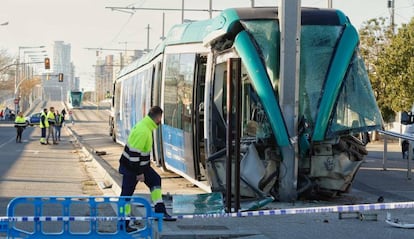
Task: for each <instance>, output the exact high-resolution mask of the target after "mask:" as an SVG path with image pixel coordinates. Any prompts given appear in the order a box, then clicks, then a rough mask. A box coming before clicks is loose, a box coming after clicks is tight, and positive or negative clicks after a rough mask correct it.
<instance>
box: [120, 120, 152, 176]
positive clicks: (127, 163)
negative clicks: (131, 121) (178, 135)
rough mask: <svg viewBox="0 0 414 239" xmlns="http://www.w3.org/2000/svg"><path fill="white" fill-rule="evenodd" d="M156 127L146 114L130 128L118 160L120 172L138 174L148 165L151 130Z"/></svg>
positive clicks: (150, 148)
mask: <svg viewBox="0 0 414 239" xmlns="http://www.w3.org/2000/svg"><path fill="white" fill-rule="evenodd" d="M157 127H158V126H157V124H156V123H155V122H154V120H152V119H151V118H150V117H149V116H146V117H145V118H144V119H142V120H141V121H140V122H138V123H137V124H136V125H135V126H134V127H133V128H132V130H131V132H130V134H129V136H128V142H127V144H126V145H125V148H124V151H123V152H122V155H121V158H120V160H119V161H120V167H119V172H120V173H121V174H136V175H139V174H141V173H143V172H144V170H145V168H146V167H149V166H150V152H151V150H152V131H153V130H154V129H156V128H157Z"/></svg>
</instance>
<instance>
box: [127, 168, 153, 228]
mask: <svg viewBox="0 0 414 239" xmlns="http://www.w3.org/2000/svg"><path fill="white" fill-rule="evenodd" d="M144 177H145V181H144V183H145V185H147V187H148V188H149V190H150V191H151V190H152V189H153V188H161V177H160V175H159V174H158V173H157V172H155V170H154V169H153V168H151V167H148V168H147V169H146V170H145V171H144ZM137 183H138V181H137V176H136V175H134V174H124V175H123V176H122V191H121V196H132V195H133V194H134V191H135V187H136V186H137ZM125 201H129V200H125ZM128 225H129V220H126V221H125V226H126V227H128Z"/></svg>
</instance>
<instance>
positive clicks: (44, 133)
mask: <svg viewBox="0 0 414 239" xmlns="http://www.w3.org/2000/svg"><path fill="white" fill-rule="evenodd" d="M41 130H42V135H41V136H40V137H42V138H46V128H41Z"/></svg>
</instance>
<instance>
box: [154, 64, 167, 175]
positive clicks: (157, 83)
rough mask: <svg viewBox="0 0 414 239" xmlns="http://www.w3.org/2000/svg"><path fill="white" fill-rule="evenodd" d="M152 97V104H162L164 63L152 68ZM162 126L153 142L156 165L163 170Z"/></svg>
mask: <svg viewBox="0 0 414 239" xmlns="http://www.w3.org/2000/svg"><path fill="white" fill-rule="evenodd" d="M152 77H153V78H152V86H151V87H152V97H151V106H155V105H158V106H160V105H161V94H160V92H161V86H162V84H161V80H162V78H161V77H162V63H161V62H158V63H157V64H156V65H154V66H153V68H152ZM161 133H162V132H161V128H160V127H158V128H157V130H156V131H155V132H154V142H155V143H154V144H153V147H154V148H153V154H154V157H153V159H154V161H155V163H156V165H158V166H162V167H163V170H164V171H165V170H166V168H165V163H164V157H163V152H162V147H161V145H162V135H161Z"/></svg>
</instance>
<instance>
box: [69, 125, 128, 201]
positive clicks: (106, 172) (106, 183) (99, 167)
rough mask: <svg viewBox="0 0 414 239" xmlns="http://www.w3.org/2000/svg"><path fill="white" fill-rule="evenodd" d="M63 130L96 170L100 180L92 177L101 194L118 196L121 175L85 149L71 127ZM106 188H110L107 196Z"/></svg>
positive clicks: (90, 149)
mask: <svg viewBox="0 0 414 239" xmlns="http://www.w3.org/2000/svg"><path fill="white" fill-rule="evenodd" d="M65 128H66V131H67V132H68V133H69V135H70V136H72V138H73V139H74V141H73V142H72V143H73V144H75V145H78V146H79V147H80V148H81V150H82V153H83V154H84V155H85V156H86V158H87V159H90V161H89V162H90V164H91V165H92V166H93V167H95V168H96V171H97V173H98V174H99V176H100V178H99V180H96V179H97V178H96V177H94V179H95V180H96V181H97V183H98V185H99V188H100V189H101V191H102V193H103V194H104V195H107V196H115V195H120V194H121V186H120V185H121V183H120V182H121V180H122V177H121V175H119V174H118V172H117V171H116V170H115V169H114V168H112V166H111V165H109V164H108V163H107V162H106V161H105V160H103V159H101V158H100V157H99V156H97V155H96V154H95V152H94V150H93V149H92V148H88V147H86V146H85V145H84V144H83V143H82V142H81V141H80V140H79V137H78V135H77V134H76V133H75V131H73V129H72V128H71V127H69V126H66V127H65ZM108 188H111V191H112V193H109V194H108V190H104V189H108Z"/></svg>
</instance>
